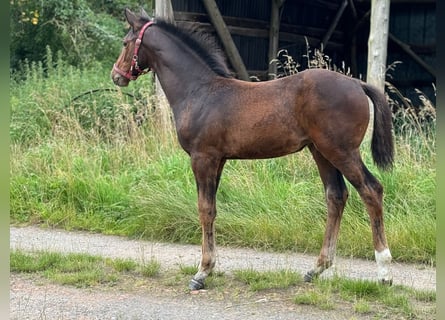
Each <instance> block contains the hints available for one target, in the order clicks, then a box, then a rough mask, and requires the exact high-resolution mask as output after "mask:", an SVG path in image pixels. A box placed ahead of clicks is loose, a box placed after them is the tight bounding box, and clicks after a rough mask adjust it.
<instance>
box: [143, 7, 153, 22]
mask: <svg viewBox="0 0 445 320" xmlns="http://www.w3.org/2000/svg"><path fill="white" fill-rule="evenodd" d="M141 18H145V19H148V20H151V18H150V16H149V15H148V13H147V12H146V11H145V10H144V8H142V7H141Z"/></svg>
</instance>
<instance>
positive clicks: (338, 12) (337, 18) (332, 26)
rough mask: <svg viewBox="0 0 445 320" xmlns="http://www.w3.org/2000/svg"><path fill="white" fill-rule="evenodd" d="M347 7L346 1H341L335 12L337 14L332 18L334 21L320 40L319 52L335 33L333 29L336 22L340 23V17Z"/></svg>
mask: <svg viewBox="0 0 445 320" xmlns="http://www.w3.org/2000/svg"><path fill="white" fill-rule="evenodd" d="M347 5H348V0H343V2H342V3H341V4H340V8H339V9H338V11H337V14H336V15H335V17H334V20H332V23H331V25H330V27H329V29H328V31H327V32H326V34H325V36H324V37H323V40H321V43H320V50H321V51H323V50H324V49H325V48H326V45H327V44H328V41H329V39H330V38H331V36H332V33H333V32H334V31H335V28H336V27H337V24H338V22H339V21H340V18H341V16H342V15H343V11H345V8H346V6H347Z"/></svg>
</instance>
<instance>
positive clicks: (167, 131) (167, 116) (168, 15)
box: [155, 0, 175, 141]
mask: <svg viewBox="0 0 445 320" xmlns="http://www.w3.org/2000/svg"><path fill="white" fill-rule="evenodd" d="M155 15H156V17H161V18H162V19H165V20H166V21H168V22H170V23H175V19H174V15H173V7H172V4H171V1H170V0H156V1H155ZM155 90H156V98H157V108H158V109H159V120H160V125H161V128H162V130H161V133H162V134H163V137H161V140H163V141H169V139H171V136H172V135H173V133H174V129H173V123H172V121H171V119H172V113H171V110H170V107H169V103H168V101H167V97H166V96H165V93H164V90H162V87H161V83H160V82H159V79H158V77H157V76H156V75H155ZM170 141H171V140H170Z"/></svg>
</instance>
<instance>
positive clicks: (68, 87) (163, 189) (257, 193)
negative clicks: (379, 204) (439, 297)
mask: <svg viewBox="0 0 445 320" xmlns="http://www.w3.org/2000/svg"><path fill="white" fill-rule="evenodd" d="M55 56H56V57H55V58H54V57H53V54H52V52H51V50H50V49H47V54H46V59H45V63H25V64H24V65H23V67H24V68H25V70H26V72H25V73H24V76H23V77H14V78H13V79H12V81H11V97H10V98H11V109H12V110H11V126H10V133H11V163H10V170H11V182H10V207H11V215H10V217H11V222H12V223H13V224H30V223H32V224H41V225H45V226H50V227H57V228H65V229H78V230H90V231H94V232H101V233H106V234H116V235H124V236H128V237H132V238H143V239H151V240H157V241H169V242H181V243H195V244H196V243H200V241H201V230H200V226H199V221H198V216H197V210H196V186H195V182H194V178H193V174H192V172H191V168H190V161H189V157H188V156H187V154H186V153H185V152H183V151H182V149H181V148H180V147H179V146H178V143H177V140H176V136H175V132H174V130H173V129H172V126H171V122H170V121H165V120H164V119H168V118H169V114H168V113H167V114H166V113H165V111H164V110H165V109H166V106H162V105H158V104H156V101H155V99H154V98H153V96H154V95H153V86H152V78H151V77H150V75H148V76H145V77H141V79H139V80H138V81H137V82H135V83H132V84H131V85H130V86H129V87H128V88H124V89H122V90H121V89H116V88H115V87H114V85H113V84H112V83H111V80H110V77H109V73H110V66H109V65H106V66H102V65H101V64H100V63H96V65H95V66H94V68H84V69H79V68H74V67H71V66H69V65H68V64H66V63H65V62H64V60H63V58H62V55H61V54H56V55H55ZM92 89H97V91H94V92H93V91H91V90H92ZM419 119H420V118H419V117H417V116H416V115H415V114H414V113H409V114H408V115H407V116H405V118H404V126H403V130H398V131H397V132H398V134H397V136H396V163H395V168H394V170H393V171H391V172H380V171H378V169H377V168H376V167H375V166H374V165H373V163H372V159H371V156H370V152H369V145H368V144H369V141H365V142H364V144H363V156H364V159H365V162H366V163H367V165H368V166H369V168H370V170H371V171H372V172H373V173H374V174H375V175H376V176H377V178H378V179H380V181H381V182H382V183H383V185H384V187H385V198H384V210H385V219H386V220H385V226H386V230H387V237H388V241H389V244H390V246H391V249H392V253H393V257H394V259H395V260H396V261H413V262H424V263H433V264H434V263H435V253H436V235H435V226H436V213H435V209H436V205H435V187H436V182H435V172H436V170H435V166H436V155H435V140H434V139H435V136H434V134H433V133H434V132H435V122H434V121H428V122H427V121H426V120H422V119H420V120H419ZM397 121H400V120H397ZM397 121H396V122H397ZM349 190H350V198H349V200H348V204H347V206H346V209H345V214H344V218H343V221H342V225H341V230H340V236H339V243H338V253H339V254H340V255H344V256H355V257H366V258H373V253H374V250H373V248H372V241H371V231H370V226H369V218H368V215H367V213H366V210H365V208H364V206H363V204H362V202H361V200H360V199H359V196H358V194H357V192H356V191H355V189H354V188H352V187H351V186H349ZM217 197H218V217H217V220H216V228H217V243H218V244H219V245H230V246H246V247H255V248H259V249H268V250H278V251H287V250H299V251H305V252H311V253H318V251H319V249H320V246H321V243H322V237H323V233H324V228H325V217H326V214H325V211H326V208H325V200H324V194H323V188H322V184H321V182H320V178H319V175H318V172H317V169H316V166H315V164H314V162H313V160H312V158H311V156H310V153H309V152H308V151H307V150H303V151H302V152H300V153H298V154H295V155H291V156H287V157H282V158H277V159H268V160H255V161H229V162H228V164H227V165H226V168H225V170H224V173H223V176H222V181H221V186H220V189H219V191H218V195H217Z"/></svg>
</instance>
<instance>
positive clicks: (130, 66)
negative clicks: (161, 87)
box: [111, 9, 153, 87]
mask: <svg viewBox="0 0 445 320" xmlns="http://www.w3.org/2000/svg"><path fill="white" fill-rule="evenodd" d="M125 17H126V18H127V21H128V23H129V24H130V27H131V28H130V30H129V31H128V33H127V35H126V36H125V38H124V40H123V48H122V51H121V54H120V56H119V58H118V59H117V61H116V63H115V64H114V66H113V69H112V70H111V78H112V79H113V82H114V83H115V84H116V85H118V86H121V87H123V86H127V85H128V83H129V82H130V80H136V79H137V78H138V77H139V76H140V75H141V74H144V73H147V72H148V71H149V66H148V63H147V61H146V58H144V57H143V55H141V54H140V48H141V47H142V38H143V37H144V32H145V30H146V29H147V28H148V27H149V26H150V25H152V24H153V20H152V19H151V18H150V17H149V16H148V14H147V13H146V12H145V10H144V9H141V14H140V15H136V14H134V13H133V12H131V11H130V10H129V9H125Z"/></svg>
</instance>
